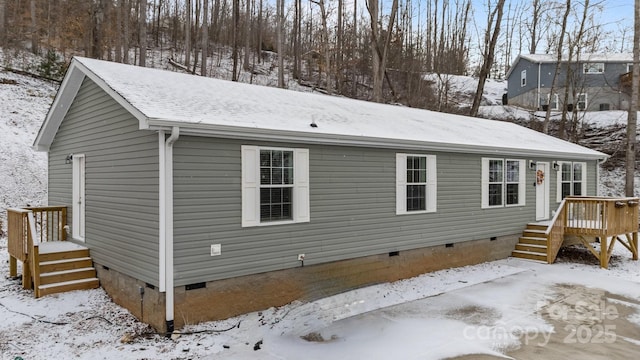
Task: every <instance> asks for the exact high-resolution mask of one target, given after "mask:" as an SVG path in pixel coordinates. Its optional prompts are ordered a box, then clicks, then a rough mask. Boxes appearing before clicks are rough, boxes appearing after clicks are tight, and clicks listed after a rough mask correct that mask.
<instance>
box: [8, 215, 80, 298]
mask: <svg viewBox="0 0 640 360" xmlns="http://www.w3.org/2000/svg"><path fill="white" fill-rule="evenodd" d="M7 220H8V224H7V225H8V227H7V230H8V231H7V232H8V250H9V276H12V277H15V276H17V275H18V273H17V261H21V262H22V286H23V287H24V288H25V289H28V288H31V287H33V288H34V289H36V291H37V289H38V285H39V284H37V282H38V281H39V279H40V276H38V275H39V274H38V272H39V266H38V264H39V260H38V258H39V246H40V243H42V242H47V241H63V240H66V238H67V234H66V229H65V226H66V225H67V208H66V206H46V207H29V208H22V209H7ZM32 279H33V280H34V281H35V282H36V284H33V283H32ZM36 296H37V295H36Z"/></svg>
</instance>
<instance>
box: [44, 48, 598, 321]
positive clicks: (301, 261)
mask: <svg viewBox="0 0 640 360" xmlns="http://www.w3.org/2000/svg"><path fill="white" fill-rule="evenodd" d="M34 146H35V148H36V149H38V150H41V151H46V152H48V167H49V169H48V170H49V184H48V186H49V205H63V206H67V207H68V212H69V217H68V219H69V223H70V225H69V229H68V232H69V236H68V239H69V240H70V241H73V242H76V243H78V244H82V245H84V246H86V247H88V248H89V249H90V251H91V257H92V258H93V261H94V264H95V267H96V269H97V272H98V277H99V278H100V282H101V284H102V286H103V287H104V288H105V289H106V291H107V292H108V293H109V294H110V296H112V297H113V299H114V300H115V301H116V302H117V303H119V304H122V305H123V306H125V307H127V308H128V309H130V311H131V312H132V313H133V314H134V315H136V316H138V317H139V318H141V319H142V320H143V321H145V322H148V323H150V324H152V325H153V326H155V327H156V328H158V329H164V330H172V329H173V327H174V326H176V327H178V326H182V325H184V324H187V323H195V322H199V321H204V320H210V319H221V318H226V317H230V316H233V315H237V314H241V313H244V312H249V311H253V310H258V309H266V308H268V307H270V306H277V305H282V304H285V303H288V302H290V301H293V300H295V299H302V300H309V299H315V298H319V297H322V296H327V295H331V294H335V293H338V292H341V291H345V290H348V289H353V288H356V287H359V286H364V285H368V284H374V283H380V282H386V281H392V280H397V279H401V278H407V277H411V276H415V275H418V274H421V273H424V272H428V271H432V270H436V269H441V268H446V267H453V266H461V265H467V264H473V263H479V262H484V261H488V260H493V259H498V258H504V257H507V256H509V255H510V254H511V252H512V250H513V249H514V244H515V243H516V242H517V240H518V235H519V234H521V233H522V230H523V228H524V226H525V225H526V224H527V223H528V222H532V221H536V220H545V219H550V216H551V214H552V212H553V211H554V210H555V209H556V208H557V206H558V204H559V202H560V200H561V199H562V198H563V197H564V196H567V195H587V194H589V195H595V194H596V189H597V179H598V177H597V172H598V162H599V161H603V160H604V159H606V155H605V154H602V153H600V152H597V151H593V150H590V149H587V148H584V147H581V146H579V145H576V144H572V143H569V142H566V141H563V140H559V139H556V138H553V137H550V136H547V135H544V134H541V133H538V132H536V131H533V130H530V129H527V128H524V127H521V126H518V125H515V124H512V123H508V122H500V121H492V120H484V119H478V118H470V117H465V116H459V115H452V114H444V113H437V112H431V111H425V110H418V109H413V108H407V107H400V106H390V105H383V104H377V103H371V102H365V101H357V100H351V99H346V98H341V97H332V96H325V95H315V94H309V93H303V92H295V91H289V90H283V89H277V88H271V87H264V86H256V85H247V84H241V83H235V82H229V81H224V80H216V79H211V78H206V77H199V76H193V75H186V74H181V73H176V72H171V71H163V70H155V69H149V68H142V67H137V66H130V65H123V64H118V63H112V62H107V61H100V60H93V59H87V58H74V59H73V60H72V62H71V64H70V67H69V69H68V71H67V73H66V76H65V78H64V81H63V82H62V85H61V87H60V90H59V91H58V94H57V96H56V98H55V100H54V102H53V105H52V107H51V109H50V111H49V113H48V115H47V117H46V120H45V121H44V124H43V125H42V128H41V129H40V132H39V133H38V135H37V138H36V140H35V144H34Z"/></svg>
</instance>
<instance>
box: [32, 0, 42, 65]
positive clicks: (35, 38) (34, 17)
mask: <svg viewBox="0 0 640 360" xmlns="http://www.w3.org/2000/svg"><path fill="white" fill-rule="evenodd" d="M30 13H31V51H32V52H33V53H34V54H38V53H39V49H38V43H39V41H40V38H39V36H38V17H37V13H38V8H37V7H36V0H31V6H30Z"/></svg>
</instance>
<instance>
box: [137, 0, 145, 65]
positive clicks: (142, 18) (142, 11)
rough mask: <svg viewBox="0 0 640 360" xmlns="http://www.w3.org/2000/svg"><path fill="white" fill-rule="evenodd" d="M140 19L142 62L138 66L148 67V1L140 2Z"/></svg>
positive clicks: (139, 38) (139, 32)
mask: <svg viewBox="0 0 640 360" xmlns="http://www.w3.org/2000/svg"><path fill="white" fill-rule="evenodd" d="M139 17H140V18H139V19H138V26H139V28H138V29H139V30H138V43H139V45H140V60H139V61H138V65H140V66H147V0H140V13H139Z"/></svg>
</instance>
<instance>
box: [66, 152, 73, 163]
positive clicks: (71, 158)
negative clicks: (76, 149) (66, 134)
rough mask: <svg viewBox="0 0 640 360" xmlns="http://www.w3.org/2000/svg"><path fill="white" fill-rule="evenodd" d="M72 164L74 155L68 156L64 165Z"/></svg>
mask: <svg viewBox="0 0 640 360" xmlns="http://www.w3.org/2000/svg"><path fill="white" fill-rule="evenodd" d="M72 162H73V154H69V155H67V157H66V158H65V159H64V163H65V164H71V163H72Z"/></svg>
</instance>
